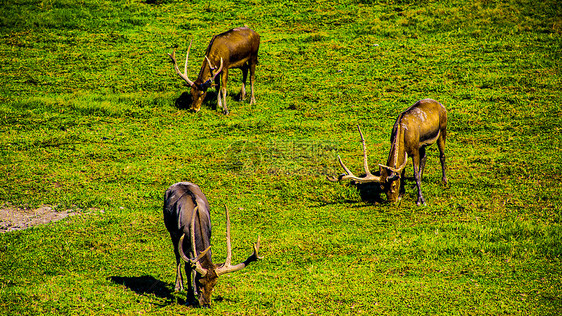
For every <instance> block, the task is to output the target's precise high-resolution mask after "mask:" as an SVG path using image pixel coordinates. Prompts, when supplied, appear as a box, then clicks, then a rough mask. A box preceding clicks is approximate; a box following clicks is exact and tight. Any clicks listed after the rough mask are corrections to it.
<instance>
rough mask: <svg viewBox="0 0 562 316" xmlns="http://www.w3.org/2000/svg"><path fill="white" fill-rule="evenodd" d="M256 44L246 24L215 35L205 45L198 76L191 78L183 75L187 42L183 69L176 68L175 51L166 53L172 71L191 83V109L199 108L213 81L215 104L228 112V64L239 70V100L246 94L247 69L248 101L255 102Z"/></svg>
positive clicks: (253, 32)
mask: <svg viewBox="0 0 562 316" xmlns="http://www.w3.org/2000/svg"><path fill="white" fill-rule="evenodd" d="M192 42H193V41H192ZM259 47H260V36H259V35H258V33H256V32H255V31H253V30H252V29H249V28H247V27H238V28H234V29H232V30H229V31H226V32H224V33H221V34H218V35H215V36H214V37H213V39H212V40H211V42H210V43H209V46H208V47H207V51H206V52H205V59H204V60H203V64H202V65H201V70H200V71H199V76H198V77H197V79H195V81H191V80H190V79H189V78H188V77H187V61H188V59H189V50H190V49H191V42H190V43H189V48H188V49H187V55H186V57H185V67H184V72H183V73H182V72H181V71H180V69H179V67H178V63H177V61H176V51H175V50H174V51H173V52H172V53H171V54H168V55H169V56H170V58H171V59H172V62H173V63H174V69H175V71H176V73H177V74H178V75H179V76H180V77H181V78H182V79H183V80H185V82H186V83H187V85H188V86H189V87H191V90H190V92H191V97H192V104H191V109H192V110H193V111H195V112H197V111H199V110H200V109H201V104H202V103H203V100H204V99H205V96H206V95H207V89H209V88H210V87H211V85H212V84H213V81H215V83H216V87H217V101H218V108H222V109H223V113H224V114H228V108H227V106H226V93H227V90H226V83H227V81H228V69H232V68H239V69H241V70H242V89H241V90H240V100H244V99H245V98H246V78H247V77H248V70H249V71H250V88H251V99H250V105H252V104H254V103H256V98H255V97H254V81H255V71H256V65H257V64H258V51H259ZM219 75H220V76H219ZM217 76H218V77H217Z"/></svg>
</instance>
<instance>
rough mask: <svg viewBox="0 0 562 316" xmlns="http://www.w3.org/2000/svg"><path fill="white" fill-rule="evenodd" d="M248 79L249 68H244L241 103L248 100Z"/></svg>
mask: <svg viewBox="0 0 562 316" xmlns="http://www.w3.org/2000/svg"><path fill="white" fill-rule="evenodd" d="M247 78H248V66H244V67H242V88H241V89H240V98H239V101H243V100H244V99H246V79H247Z"/></svg>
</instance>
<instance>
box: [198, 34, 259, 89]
mask: <svg viewBox="0 0 562 316" xmlns="http://www.w3.org/2000/svg"><path fill="white" fill-rule="evenodd" d="M259 46H260V36H259V35H258V33H256V32H255V31H254V30H252V29H250V28H247V27H238V28H234V29H232V30H229V31H226V32H224V33H221V34H218V35H215V36H214V37H213V39H212V40H211V42H210V43H209V46H208V47H207V50H206V52H205V56H207V58H209V60H210V61H211V64H213V65H214V66H215V67H216V66H217V65H219V64H220V60H221V58H222V60H223V63H224V66H223V67H224V68H227V69H228V68H240V67H242V66H244V65H245V64H246V63H248V62H255V63H257V56H258V50H259ZM199 77H200V78H201V80H203V82H204V80H207V79H208V78H210V77H211V71H210V69H209V66H208V63H207V62H206V61H205V60H204V61H203V64H202V65H201V71H200V72H199Z"/></svg>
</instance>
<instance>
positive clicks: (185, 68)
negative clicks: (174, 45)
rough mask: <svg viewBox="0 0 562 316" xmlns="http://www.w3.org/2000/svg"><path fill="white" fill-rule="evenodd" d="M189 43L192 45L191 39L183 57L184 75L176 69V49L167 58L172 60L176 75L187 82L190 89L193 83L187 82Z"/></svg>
mask: <svg viewBox="0 0 562 316" xmlns="http://www.w3.org/2000/svg"><path fill="white" fill-rule="evenodd" d="M191 43H193V39H192V40H191V42H189V47H188V48H187V55H185V67H184V70H183V71H184V73H182V72H181V71H180V69H179V67H178V63H177V62H176V49H174V51H173V52H172V53H171V54H169V53H168V56H170V58H171V59H172V61H173V62H174V69H175V70H176V73H177V74H178V75H179V76H180V77H181V78H182V79H183V80H185V81H186V82H187V84H188V85H189V86H190V87H191V86H192V85H193V81H191V80H189V78H188V77H187V60H188V59H189V50H190V49H191Z"/></svg>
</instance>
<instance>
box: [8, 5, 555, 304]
mask: <svg viewBox="0 0 562 316" xmlns="http://www.w3.org/2000/svg"><path fill="white" fill-rule="evenodd" d="M79 4H80V5H77V3H76V2H74V1H60V0H55V1H25V2H24V1H10V2H9V3H8V2H5V3H2V6H3V7H4V9H3V10H2V11H3V13H2V14H0V59H1V61H2V62H0V67H1V68H0V73H1V75H0V123H1V124H0V133H1V135H2V138H1V139H0V151H1V153H0V157H1V160H0V173H1V174H2V175H3V181H0V202H2V203H5V204H9V205H15V206H18V207H30V208H33V207H37V206H41V205H46V204H48V205H52V206H53V207H54V208H55V209H60V210H66V209H73V210H76V211H77V212H78V213H80V214H81V215H78V216H73V217H72V218H70V219H67V220H65V221H64V222H59V223H56V224H51V225H46V226H38V227H35V228H33V229H28V230H25V231H18V232H10V233H7V234H3V235H1V236H0V271H2V273H0V310H2V311H3V312H4V313H6V314H29V315H36V314H42V313H43V314H94V313H95V314H111V315H114V314H134V313H151V314H158V315H160V314H162V315H166V314H178V313H194V314H213V315H214V314H217V315H223V314H248V315H255V314H276V313H285V314H334V313H340V314H350V313H355V314H365V315H371V314H374V313H381V314H412V313H420V314H421V313H427V314H453V313H470V314H499V313H507V314H535V315H544V314H557V313H559V311H560V310H561V308H562V307H561V305H562V304H561V297H560V293H559V291H558V288H559V287H560V285H561V280H560V272H559V266H560V255H561V247H560V244H561V236H560V230H561V228H560V216H561V215H560V211H561V207H560V205H562V201H561V198H560V188H561V186H560V183H561V180H562V178H561V174H562V173H561V163H560V145H561V140H562V139H561V137H560V126H561V119H560V118H561V112H560V106H559V104H560V101H561V95H560V86H561V85H560V83H561V79H560V60H561V57H562V56H561V49H560V47H561V45H560V43H561V37H560V36H561V27H562V23H561V20H560V16H561V7H560V6H559V5H558V4H557V3H556V2H555V1H543V2H541V3H535V2H531V1H529V2H527V1H511V2H496V1H476V2H464V1H449V2H445V3H443V2H427V3H423V4H422V3H418V2H415V1H411V2H410V1H380V2H379V1H345V2H339V3H336V2H332V1H315V2H309V3H308V2H307V3H306V5H303V4H297V3H286V2H272V1H259V0H256V1H250V2H247V3H244V4H240V3H234V2H227V1H216V2H212V3H211V2H205V1H194V2H183V1H166V0H163V1H146V2H143V1H136V2H131V1H116V2H103V1H101V2H99V1H98V2H92V1H87V0H85V1H79ZM240 25H248V26H250V27H252V28H254V29H255V30H256V31H257V32H258V33H259V34H260V35H261V37H262V44H261V47H260V55H259V56H260V57H259V60H260V64H259V66H258V70H257V85H256V98H257V104H256V105H255V106H250V105H249V104H248V103H247V102H237V101H235V97H236V95H237V93H238V91H239V85H240V80H241V74H240V72H239V71H236V70H235V71H233V72H231V76H230V80H229V87H228V89H229V97H228V102H229V108H230V109H231V114H230V115H229V116H223V115H222V114H221V113H220V112H219V111H216V110H215V109H214V104H215V103H216V100H215V99H214V98H213V96H211V97H210V98H209V99H208V100H206V102H205V104H204V106H203V109H202V111H201V112H199V113H197V114H194V113H190V112H189V111H187V110H186V109H184V108H182V107H178V105H177V104H178V99H181V98H182V94H183V93H184V92H185V91H186V88H185V87H183V86H182V85H181V81H180V80H178V78H177V77H176V75H175V74H174V72H173V71H172V67H171V65H170V63H169V60H168V57H167V55H166V53H168V52H170V51H171V50H172V49H173V48H175V47H178V51H180V52H185V49H186V48H187V45H188V42H189V39H190V38H192V37H193V38H194V44H193V47H192V52H191V53H190V56H191V57H190V60H192V62H191V63H190V66H189V74H190V76H195V74H196V73H197V67H198V66H199V65H200V64H199V63H200V62H201V60H202V59H203V54H204V49H205V48H206V45H207V43H208V41H209V40H210V38H211V36H212V34H217V33H219V32H222V31H224V30H227V29H228V28H231V27H234V26H240ZM428 97H429V98H434V99H436V100H439V101H440V102H442V103H443V104H444V105H445V106H446V107H447V109H448V114H449V129H448V135H449V136H448V144H447V159H448V166H449V168H448V178H449V180H450V183H449V185H447V186H442V185H441V184H440V172H439V164H438V159H437V150H436V149H434V148H432V149H430V150H429V151H428V155H429V158H428V165H427V171H426V173H425V178H424V181H423V192H424V196H425V197H426V200H427V202H428V206H427V207H424V208H418V207H415V206H414V205H415V203H414V201H415V198H416V196H415V189H414V181H413V180H412V179H411V178H408V179H407V182H406V195H405V197H404V199H403V200H402V202H401V203H400V204H397V205H394V204H393V205H388V204H381V203H380V199H377V194H378V191H377V190H376V189H372V188H363V189H362V190H358V189H357V188H355V187H354V186H352V185H348V184H334V183H329V182H327V181H325V180H324V179H325V176H326V175H334V174H337V173H339V172H341V171H340V170H339V166H338V164H337V162H336V155H338V154H339V155H341V156H342V159H344V160H345V161H349V163H348V166H349V167H350V168H352V170H361V168H362V166H361V161H360V157H361V145H360V142H359V136H358V135H357V129H356V126H357V124H360V125H361V127H362V129H363V132H364V134H365V136H366V138H367V144H368V146H369V157H370V164H371V165H372V166H376V163H378V162H383V161H384V160H385V159H386V155H387V153H388V149H389V136H390V135H389V133H390V129H391V127H392V125H393V123H394V119H395V118H396V116H397V115H398V114H399V113H400V111H402V110H403V109H405V108H407V107H408V106H410V105H411V104H413V103H414V102H415V101H417V100H418V99H422V98H428ZM407 169H408V171H407V176H408V177H411V176H412V171H411V168H410V167H409V166H408V167H407ZM185 180H188V181H192V182H195V183H197V184H199V185H200V186H201V187H202V188H203V190H204V192H205V193H206V194H207V196H208V198H209V200H210V203H211V206H212V207H213V210H212V216H213V224H214V225H215V231H214V237H213V241H214V242H213V244H214V247H215V250H214V254H215V256H216V257H217V258H216V259H215V261H216V262H220V261H221V260H222V259H223V258H224V254H225V251H224V242H223V240H224V215H223V210H222V208H223V206H222V205H223V203H225V204H227V205H228V206H229V207H230V208H231V209H232V210H233V212H232V213H233V214H232V219H231V220H232V224H233V235H234V236H233V243H234V245H233V247H234V256H235V258H234V260H235V261H236V259H237V258H238V259H240V258H245V255H246V254H247V253H249V252H250V251H251V243H252V242H253V241H254V240H255V237H256V235H258V234H259V235H261V238H262V249H263V254H264V255H265V259H264V260H263V261H262V262H258V263H256V264H255V265H252V266H251V267H249V268H247V269H246V270H243V271H242V272H240V273H236V274H232V275H227V276H225V277H222V278H221V280H220V281H219V284H218V286H217V288H216V293H215V295H214V301H213V308H212V309H211V310H196V309H193V308H190V307H187V306H184V305H182V304H183V303H184V299H185V296H184V294H183V293H174V292H173V284H172V282H173V280H174V268H173V254H172V249H171V245H170V244H169V238H168V235H167V232H166V231H165V228H164V225H163V223H162V220H161V209H160V208H161V204H162V195H163V192H164V191H165V189H166V188H167V187H168V186H169V185H171V184H173V183H175V182H178V181H185ZM84 209H93V210H94V211H92V212H81V210H84Z"/></svg>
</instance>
